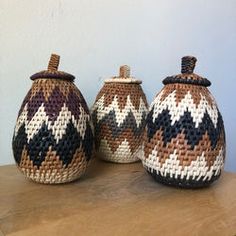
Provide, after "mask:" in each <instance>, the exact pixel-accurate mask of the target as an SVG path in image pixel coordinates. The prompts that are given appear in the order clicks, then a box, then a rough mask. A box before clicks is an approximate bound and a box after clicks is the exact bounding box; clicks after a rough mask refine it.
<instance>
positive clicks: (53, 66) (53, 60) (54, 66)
mask: <svg viewBox="0 0 236 236" xmlns="http://www.w3.org/2000/svg"><path fill="white" fill-rule="evenodd" d="M59 62H60V56H59V55H57V54H51V57H50V60H49V62H48V70H51V71H56V70H58V66H59Z"/></svg>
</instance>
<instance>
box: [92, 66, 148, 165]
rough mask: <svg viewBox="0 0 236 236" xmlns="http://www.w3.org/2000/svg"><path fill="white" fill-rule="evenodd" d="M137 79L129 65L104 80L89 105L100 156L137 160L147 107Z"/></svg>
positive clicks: (112, 160)
mask: <svg viewBox="0 0 236 236" xmlns="http://www.w3.org/2000/svg"><path fill="white" fill-rule="evenodd" d="M141 83H142V82H141V81H140V80H136V79H134V78H132V77H130V68H129V67H128V66H121V67H120V76H119V77H113V78H111V79H107V80H105V84H104V86H103V88H102V89H101V90H100V92H99V94H98V95H97V98H96V101H95V103H94V105H93V107H92V119H93V124H94V128H95V146H96V149H97V151H98V156H100V158H101V159H103V160H106V161H111V162H117V163H129V162H135V161H138V160H139V158H140V155H141V153H140V152H141V146H142V142H143V131H144V127H145V120H146V115H147V111H148V105H147V101H146V97H145V94H144V93H143V90H142V87H141V85H140V84H141Z"/></svg>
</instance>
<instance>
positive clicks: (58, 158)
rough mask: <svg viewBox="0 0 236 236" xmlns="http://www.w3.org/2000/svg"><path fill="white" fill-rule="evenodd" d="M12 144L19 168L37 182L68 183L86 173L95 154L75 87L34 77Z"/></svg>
mask: <svg viewBox="0 0 236 236" xmlns="http://www.w3.org/2000/svg"><path fill="white" fill-rule="evenodd" d="M12 146H13V152H14V157H15V160H16V162H17V164H18V165H19V167H20V169H21V170H22V172H23V173H25V174H26V175H27V176H28V177H30V178H31V179H33V180H35V181H38V182H44V183H60V182H68V181H72V180H73V179H76V178H78V177H79V176H80V175H81V174H82V173H84V171H85V169H86V167H87V164H88V163H89V160H90V159H91V157H92V154H93V132H92V127H91V121H90V116H89V110H88V108H87V105H86V103H85V100H84V98H83V96H82V95H81V93H80V92H79V90H78V89H77V88H76V86H75V85H74V84H73V83H72V82H68V81H63V80H58V79H56V80H55V79H39V80H35V81H34V83H33V85H32V88H31V90H30V91H29V93H28V94H27V96H26V98H25V99H24V101H23V104H22V107H21V109H20V111H19V115H18V118H17V122H16V126H15V130H14V136H13V141H12ZM72 163H74V164H73V165H72ZM80 168H84V169H83V170H82V169H81V170H79V169H80ZM45 173H47V175H45ZM52 173H53V174H52ZM60 173H63V176H62V175H61V179H60ZM51 174H52V175H51Z"/></svg>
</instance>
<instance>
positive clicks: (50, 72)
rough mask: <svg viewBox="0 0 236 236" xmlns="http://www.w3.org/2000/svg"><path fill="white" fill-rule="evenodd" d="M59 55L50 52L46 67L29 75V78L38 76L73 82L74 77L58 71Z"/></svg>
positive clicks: (37, 77)
mask: <svg viewBox="0 0 236 236" xmlns="http://www.w3.org/2000/svg"><path fill="white" fill-rule="evenodd" d="M59 61H60V56H59V55H56V54H51V57H50V60H49V63H48V69H47V70H43V71H40V72H38V73H36V74H34V75H32V76H31V77H30V79H32V80H35V79H39V78H46V79H63V80H68V81H71V82H73V81H74V79H75V77H74V76H73V75H71V74H68V73H66V72H64V71H58V66H59Z"/></svg>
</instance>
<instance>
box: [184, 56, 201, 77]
mask: <svg viewBox="0 0 236 236" xmlns="http://www.w3.org/2000/svg"><path fill="white" fill-rule="evenodd" d="M196 62H197V58H196V57H193V56H185V57H182V63H181V73H183V74H184V73H187V74H191V73H193V70H194V68H195V64H196Z"/></svg>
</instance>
